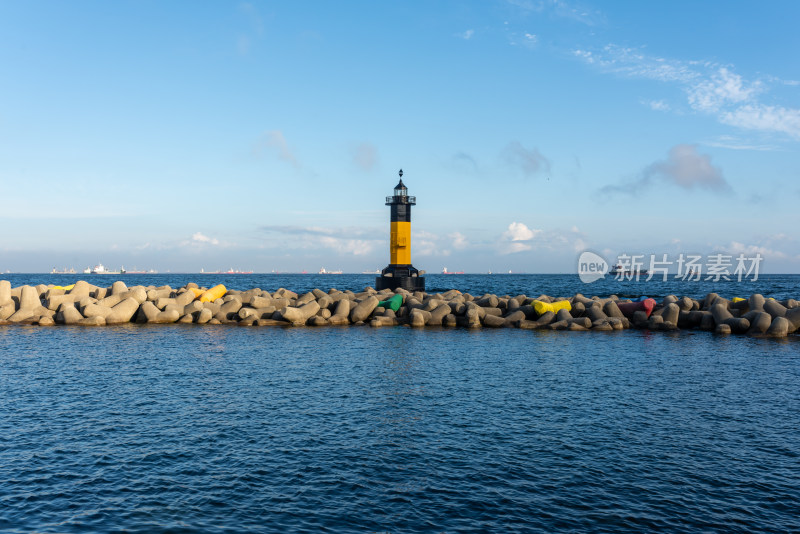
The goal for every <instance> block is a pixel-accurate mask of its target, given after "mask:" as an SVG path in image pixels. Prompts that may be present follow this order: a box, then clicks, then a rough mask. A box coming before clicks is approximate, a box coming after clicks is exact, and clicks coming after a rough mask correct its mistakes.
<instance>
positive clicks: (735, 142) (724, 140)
mask: <svg viewBox="0 0 800 534" xmlns="http://www.w3.org/2000/svg"><path fill="white" fill-rule="evenodd" d="M703 144H704V145H707V146H713V147H717V148H727V149H730V150H759V151H772V150H777V147H775V146H773V145H756V144H752V143H747V142H746V141H742V140H741V139H737V138H736V137H734V136H731V135H720V136H719V137H717V138H716V139H712V140H711V141H706V142H704V143H703Z"/></svg>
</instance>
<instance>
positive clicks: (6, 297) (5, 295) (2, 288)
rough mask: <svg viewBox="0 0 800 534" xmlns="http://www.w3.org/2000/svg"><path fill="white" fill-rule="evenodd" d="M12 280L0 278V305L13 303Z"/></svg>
mask: <svg viewBox="0 0 800 534" xmlns="http://www.w3.org/2000/svg"><path fill="white" fill-rule="evenodd" d="M12 302H13V301H12V300H11V282H9V281H8V280H0V306H7V305H8V304H11V303H12Z"/></svg>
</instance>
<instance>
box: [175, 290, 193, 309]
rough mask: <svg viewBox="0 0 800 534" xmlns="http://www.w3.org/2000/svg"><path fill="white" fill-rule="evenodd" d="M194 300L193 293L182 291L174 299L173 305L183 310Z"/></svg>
mask: <svg viewBox="0 0 800 534" xmlns="http://www.w3.org/2000/svg"><path fill="white" fill-rule="evenodd" d="M194 299H195V296H194V293H192V292H191V291H184V292H182V293H178V296H176V297H175V304H176V305H178V306H180V307H181V308H185V307H186V306H187V305H188V304H190V303H192V302H194Z"/></svg>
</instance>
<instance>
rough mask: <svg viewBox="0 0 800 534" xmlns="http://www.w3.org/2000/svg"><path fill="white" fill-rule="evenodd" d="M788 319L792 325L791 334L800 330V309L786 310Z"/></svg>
mask: <svg viewBox="0 0 800 534" xmlns="http://www.w3.org/2000/svg"><path fill="white" fill-rule="evenodd" d="M786 319H787V320H788V321H789V323H790V327H789V333H790V334H791V333H792V332H795V331H797V330H800V308H791V309H789V310H786Z"/></svg>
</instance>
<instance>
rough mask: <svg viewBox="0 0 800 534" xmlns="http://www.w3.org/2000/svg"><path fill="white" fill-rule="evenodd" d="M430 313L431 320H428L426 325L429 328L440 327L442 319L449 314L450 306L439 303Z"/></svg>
mask: <svg viewBox="0 0 800 534" xmlns="http://www.w3.org/2000/svg"><path fill="white" fill-rule="evenodd" d="M430 313H431V318H430V319H428V322H427V323H426V324H428V325H430V326H441V324H442V321H444V318H445V317H447V316H448V315H449V314H450V306H448V305H447V304H445V303H444V302H442V303H440V304H439V306H437V307H436V309H434V310H433V311H432V312H430Z"/></svg>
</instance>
